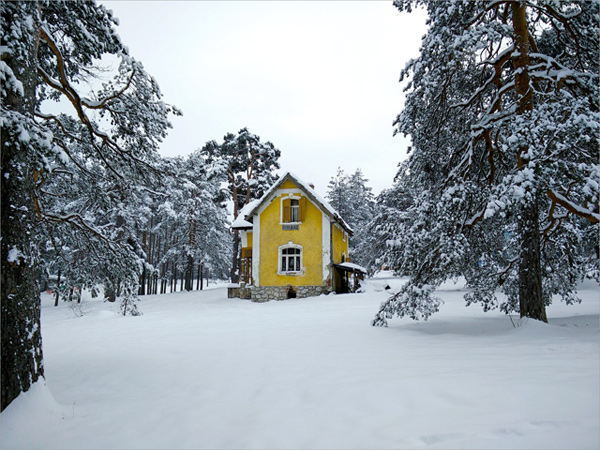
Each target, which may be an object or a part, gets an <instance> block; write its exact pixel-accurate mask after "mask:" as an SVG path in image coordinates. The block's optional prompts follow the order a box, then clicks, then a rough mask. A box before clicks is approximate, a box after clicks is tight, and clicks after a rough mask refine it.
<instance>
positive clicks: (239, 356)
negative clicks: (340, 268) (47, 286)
mask: <svg viewBox="0 0 600 450" xmlns="http://www.w3.org/2000/svg"><path fill="white" fill-rule="evenodd" d="M386 283H389V284H390V286H391V288H392V290H394V289H396V288H397V287H398V285H399V284H400V283H402V280H398V279H393V278H382V277H380V278H376V279H373V280H371V281H370V282H369V283H368V284H367V285H366V286H365V291H366V293H363V294H350V295H329V296H321V297H316V298H308V299H291V300H287V301H283V302H278V301H272V302H269V303H262V304H258V303H252V302H250V301H247V300H239V299H227V298H226V297H227V296H226V290H225V288H224V287H217V288H214V287H215V286H212V287H213V289H209V290H205V291H202V292H191V293H176V294H169V295H160V296H149V297H144V298H143V299H142V301H141V302H140V303H139V308H140V310H141V311H142V312H143V315H142V316H140V317H123V316H119V315H117V314H116V312H117V308H118V305H115V304H109V303H102V302H101V301H98V300H92V299H89V298H86V299H85V301H84V303H83V308H84V310H85V315H84V316H83V317H77V316H76V314H75V313H74V311H73V310H72V309H71V308H70V307H69V306H68V305H67V304H64V303H63V304H60V306H59V307H57V308H54V307H53V306H52V298H51V297H50V296H48V295H43V297H42V303H43V306H42V333H43V342H44V356H45V370H46V382H45V383H37V384H36V385H35V386H34V387H33V388H32V389H31V390H30V391H29V392H28V393H26V394H24V395H21V396H20V397H19V398H18V399H17V400H15V401H14V402H13V403H12V404H11V405H10V406H9V407H8V408H7V409H6V410H5V411H4V412H3V413H2V414H1V415H0V446H1V447H2V448H77V449H86V448H93V449H102V448H166V449H177V448H282V449H284V448H424V447H431V448H599V447H600V431H599V418H600V413H599V409H600V393H599V384H600V383H599V380H600V367H599V366H600V355H599V348H600V342H599V310H600V294H599V289H598V286H597V285H596V284H594V283H586V284H584V285H583V286H582V291H581V293H582V296H583V298H584V302H583V303H582V304H581V305H575V306H566V305H564V304H562V303H560V302H557V303H556V304H554V305H552V306H551V307H549V308H548V316H549V320H550V324H549V325H545V324H542V323H538V322H535V321H527V322H519V321H518V320H516V318H514V320H515V325H518V326H517V327H515V326H513V324H512V323H511V320H510V319H509V317H507V316H506V315H503V314H501V313H499V312H491V313H483V312H482V311H481V309H480V308H479V307H476V306H471V307H468V308H467V307H465V304H464V301H463V300H462V294H463V292H461V288H462V286H461V285H460V284H458V285H453V284H452V283H448V284H446V285H445V286H443V292H441V293H440V295H441V297H442V298H443V299H444V301H445V304H444V305H442V308H441V311H440V312H439V313H438V314H436V315H434V316H432V317H431V318H430V320H429V321H427V322H413V321H411V320H410V319H402V320H400V319H392V320H391V321H390V326H389V328H374V327H372V326H371V325H370V321H371V319H372V318H373V316H374V315H375V313H376V312H377V309H378V306H379V304H380V302H382V301H383V300H385V299H386V298H387V296H388V295H389V294H388V293H387V292H386V291H385V290H384V289H383V288H384V286H385V284H386Z"/></svg>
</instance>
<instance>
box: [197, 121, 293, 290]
mask: <svg viewBox="0 0 600 450" xmlns="http://www.w3.org/2000/svg"><path fill="white" fill-rule="evenodd" d="M200 154H201V155H202V156H203V157H204V158H205V159H206V162H207V163H208V164H212V165H214V166H215V170H222V171H223V173H224V174H225V176H226V179H227V184H228V194H229V196H230V198H231V199H232V200H233V218H234V220H235V219H236V218H237V216H238V214H239V211H240V209H241V208H243V207H244V205H247V204H248V203H250V201H251V200H254V199H257V198H260V197H261V196H262V195H263V194H264V192H265V191H266V190H267V189H269V187H271V185H272V184H273V183H274V182H275V179H276V176H275V174H274V171H275V170H276V169H279V162H278V160H279V157H280V156H281V151H280V150H279V149H277V148H276V147H275V146H274V145H273V144H272V143H271V142H269V141H267V142H261V140H260V137H259V136H258V135H255V134H252V133H250V132H249V131H248V129H247V128H242V129H241V130H240V131H239V132H238V134H237V135H236V134H233V133H227V134H226V135H225V136H224V137H223V143H222V144H218V143H217V142H216V141H209V142H207V143H206V144H205V145H204V147H203V148H202V149H201V151H200ZM240 251H241V249H240V238H239V234H238V232H237V231H235V232H234V240H233V259H232V269H231V280H232V281H233V282H237V279H238V274H239V264H240V258H239V253H240Z"/></svg>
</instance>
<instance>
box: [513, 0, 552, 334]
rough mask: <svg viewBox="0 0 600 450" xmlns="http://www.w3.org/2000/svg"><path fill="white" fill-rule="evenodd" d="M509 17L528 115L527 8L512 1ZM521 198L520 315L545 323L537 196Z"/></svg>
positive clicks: (522, 105) (521, 162)
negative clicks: (522, 203)
mask: <svg viewBox="0 0 600 450" xmlns="http://www.w3.org/2000/svg"><path fill="white" fill-rule="evenodd" d="M512 19H513V29H514V41H515V48H516V50H517V53H518V56H517V57H516V58H515V61H514V65H515V69H517V73H516V75H515V89H516V94H517V102H518V108H519V110H518V113H519V114H527V113H528V112H529V111H531V110H532V109H533V91H532V89H531V86H530V77H529V70H528V67H529V31H528V29H527V7H526V6H525V4H522V3H518V2H515V3H513V4H512ZM527 152H528V148H527V147H521V148H520V149H519V158H518V161H517V166H518V168H519V170H522V169H524V168H525V167H527V163H528V162H529V161H528V160H527V158H526V156H525V155H527ZM529 194H530V197H529V198H527V199H526V200H525V201H524V205H523V208H522V209H521V214H520V217H519V235H520V237H521V253H520V262H519V306H520V314H521V317H529V318H532V319H536V320H541V321H543V322H548V319H547V317H546V306H545V305H544V297H543V294H542V292H543V290H542V270H541V264H540V257H541V247H540V232H539V225H538V222H539V210H538V203H537V202H538V197H537V195H536V193H535V192H533V193H529Z"/></svg>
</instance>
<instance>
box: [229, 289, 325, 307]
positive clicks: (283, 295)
mask: <svg viewBox="0 0 600 450" xmlns="http://www.w3.org/2000/svg"><path fill="white" fill-rule="evenodd" d="M332 291H333V290H332V289H331V287H329V286H249V287H245V286H244V287H240V286H229V288H228V289H227V297H228V298H244V299H251V300H252V301H253V302H259V303H260V302H268V301H270V300H286V299H288V298H305V297H316V296H319V295H322V294H329V293H331V292H332Z"/></svg>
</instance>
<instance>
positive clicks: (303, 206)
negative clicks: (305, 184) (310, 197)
mask: <svg viewBox="0 0 600 450" xmlns="http://www.w3.org/2000/svg"><path fill="white" fill-rule="evenodd" d="M298 205H299V208H298V209H299V210H300V211H299V213H298V216H299V220H300V222H304V219H305V217H306V197H300V200H299V201H298Z"/></svg>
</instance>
